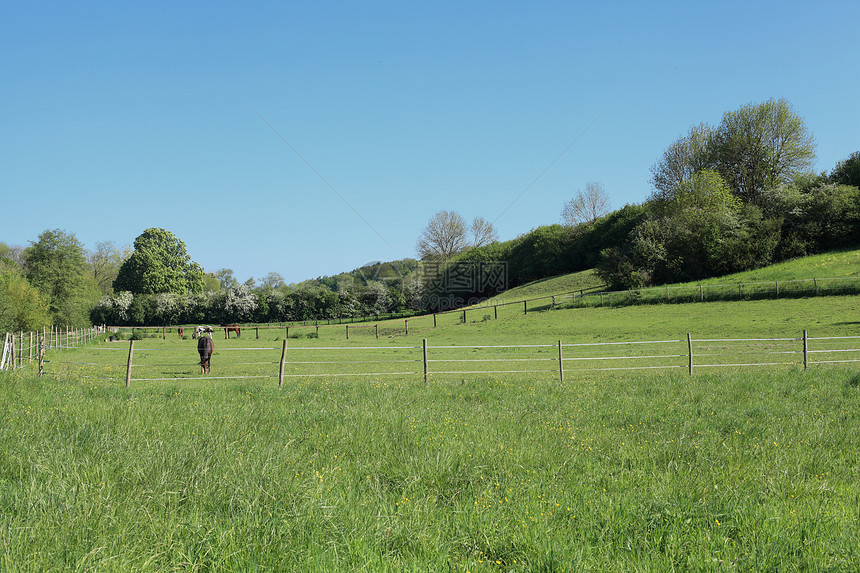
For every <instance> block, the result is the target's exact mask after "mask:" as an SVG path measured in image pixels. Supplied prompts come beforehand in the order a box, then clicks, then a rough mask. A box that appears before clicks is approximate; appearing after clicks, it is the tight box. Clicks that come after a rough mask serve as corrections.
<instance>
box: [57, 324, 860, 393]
mask: <svg viewBox="0 0 860 573" xmlns="http://www.w3.org/2000/svg"><path fill="white" fill-rule="evenodd" d="M139 342H140V343H139V344H138V345H137V346H135V341H134V340H132V341H130V342H129V344H128V345H126V344H122V345H117V344H114V345H98V346H91V347H88V348H87V349H86V350H85V351H83V352H75V353H67V352H57V351H54V353H53V357H52V358H51V360H46V363H47V367H48V368H47V370H46V372H47V373H49V374H60V373H66V374H74V375H76V376H81V377H87V378H102V379H106V380H113V381H121V380H123V379H125V381H126V385H130V384H131V383H132V382H158V381H178V380H203V379H205V380H227V379H230V380H245V379H248V380H252V379H269V380H277V383H278V385H279V386H283V384H284V383H285V381H291V380H293V381H296V380H313V379H353V378H365V379H368V378H369V379H378V380H382V379H386V378H393V377H399V378H402V377H407V378H414V379H416V380H420V379H423V380H424V381H425V382H429V381H430V380H431V379H433V378H435V377H450V376H478V375H498V374H516V375H524V374H527V375H539V376H550V377H555V378H557V379H558V380H560V381H565V380H568V379H570V378H571V377H575V376H576V375H577V374H585V373H589V372H610V371H649V370H651V371H653V370H686V371H687V373H689V374H690V375H693V374H694V372H698V371H707V370H716V369H722V368H735V369H748V368H762V367H771V368H773V367H785V368H803V369H806V368H809V367H810V366H815V365H826V364H850V363H855V362H860V337H858V336H829V337H810V336H809V335H808V333H807V332H806V331H804V332H803V333H802V335H800V336H795V337H774V338H716V337H711V338H705V337H702V338H696V337H693V336H692V335H687V337H686V338H681V339H668V340H641V341H623V342H619V341H606V342H599V341H598V342H585V343H564V342H562V341H558V342H557V343H555V344H518V345H432V344H429V343H428V341H427V340H426V339H422V341H421V344H420V345H387V346H364V345H355V346H319V345H296V344H289V345H288V343H287V341H282V344H281V345H276V346H259V347H252V346H228V347H223V346H224V344H223V343H221V344H220V345H219V346H218V347H216V349H215V354H214V356H213V358H212V359H211V363H212V373H211V374H207V375H204V374H202V372H201V368H200V364H199V360H198V356H197V353H196V348H194V349H192V348H189V346H188V345H187V344H186V345H182V344H170V345H168V346H158V345H146V343H145V341H139ZM236 343H237V344H240V342H239V341H237V342H236ZM84 352H85V353H86V354H84ZM77 356H81V358H80V359H77V360H76V359H75V358H76V357H77ZM84 356H88V357H89V358H84Z"/></svg>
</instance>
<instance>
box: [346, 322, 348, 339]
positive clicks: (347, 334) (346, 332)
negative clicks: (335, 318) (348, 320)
mask: <svg viewBox="0 0 860 573" xmlns="http://www.w3.org/2000/svg"><path fill="white" fill-rule="evenodd" d="M346 339H347V340H349V325H348V324H347V325H346Z"/></svg>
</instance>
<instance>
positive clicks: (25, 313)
mask: <svg viewBox="0 0 860 573" xmlns="http://www.w3.org/2000/svg"><path fill="white" fill-rule="evenodd" d="M50 323H51V315H50V312H49V310H48V305H47V304H46V303H45V300H44V299H43V298H42V295H41V294H40V293H39V291H38V290H37V289H35V288H33V287H32V286H31V285H30V283H29V282H27V279H26V278H24V277H23V276H22V275H21V273H20V272H18V271H17V270H12V269H8V270H0V332H17V331H30V330H38V329H40V328H41V327H42V326H44V325H47V324H50Z"/></svg>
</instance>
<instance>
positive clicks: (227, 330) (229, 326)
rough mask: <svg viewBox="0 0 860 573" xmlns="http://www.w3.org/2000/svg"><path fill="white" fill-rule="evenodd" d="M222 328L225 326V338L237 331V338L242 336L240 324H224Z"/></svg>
mask: <svg viewBox="0 0 860 573" xmlns="http://www.w3.org/2000/svg"><path fill="white" fill-rule="evenodd" d="M221 326H222V328H224V338H230V333H231V332H235V333H236V338H241V337H242V331H241V330H239V325H238V324H222V325H221Z"/></svg>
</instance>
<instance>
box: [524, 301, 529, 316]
mask: <svg viewBox="0 0 860 573" xmlns="http://www.w3.org/2000/svg"><path fill="white" fill-rule="evenodd" d="M528 313H529V301H527V300H524V301H523V314H528Z"/></svg>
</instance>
